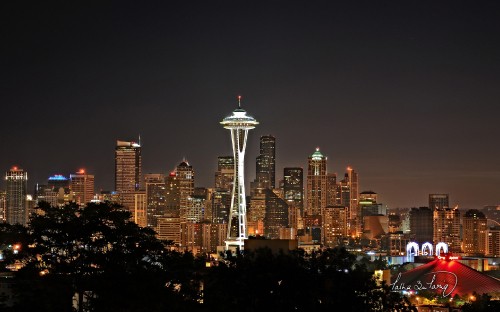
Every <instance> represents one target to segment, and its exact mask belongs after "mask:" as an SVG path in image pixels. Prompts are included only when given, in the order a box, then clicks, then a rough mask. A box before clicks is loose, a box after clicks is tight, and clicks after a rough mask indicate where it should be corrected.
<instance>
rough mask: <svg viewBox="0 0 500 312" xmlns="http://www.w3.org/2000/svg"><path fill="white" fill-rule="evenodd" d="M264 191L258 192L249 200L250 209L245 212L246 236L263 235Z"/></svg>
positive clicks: (264, 215) (264, 214)
mask: <svg viewBox="0 0 500 312" xmlns="http://www.w3.org/2000/svg"><path fill="white" fill-rule="evenodd" d="M265 190H266V189H260V190H258V191H257V192H256V193H255V194H254V196H252V197H251V198H250V205H249V206H250V207H249V208H248V212H247V227H248V228H247V234H248V235H250V236H259V235H264V218H265V217H266V192H265Z"/></svg>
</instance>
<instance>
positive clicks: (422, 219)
mask: <svg viewBox="0 0 500 312" xmlns="http://www.w3.org/2000/svg"><path fill="white" fill-rule="evenodd" d="M433 216H434V213H433V211H432V209H430V208H429V207H420V208H411V210H410V237H411V239H412V241H415V242H417V243H418V244H419V245H422V244H423V243H427V242H429V243H432V241H433V233H434V226H433Z"/></svg>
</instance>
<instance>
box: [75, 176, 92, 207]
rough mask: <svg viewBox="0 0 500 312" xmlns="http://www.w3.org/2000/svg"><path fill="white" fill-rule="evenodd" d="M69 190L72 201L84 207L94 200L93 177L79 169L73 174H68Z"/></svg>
mask: <svg viewBox="0 0 500 312" xmlns="http://www.w3.org/2000/svg"><path fill="white" fill-rule="evenodd" d="M69 180H70V189H71V193H72V196H73V201H75V202H76V203H77V204H79V205H85V204H86V203H88V202H90V201H91V200H92V199H94V196H95V188H94V183H95V182H94V175H93V174H88V173H86V172H85V170H84V169H80V171H78V172H77V173H75V174H70V176H69Z"/></svg>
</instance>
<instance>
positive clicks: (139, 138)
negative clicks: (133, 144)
mask: <svg viewBox="0 0 500 312" xmlns="http://www.w3.org/2000/svg"><path fill="white" fill-rule="evenodd" d="M139 145H141V135H140V134H139Z"/></svg>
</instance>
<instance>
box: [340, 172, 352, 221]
mask: <svg viewBox="0 0 500 312" xmlns="http://www.w3.org/2000/svg"><path fill="white" fill-rule="evenodd" d="M339 185H340V187H339V188H340V205H342V206H344V207H348V208H349V203H350V202H351V200H350V199H351V186H350V183H349V175H348V174H347V173H346V174H345V175H344V178H343V179H342V180H340V182H339ZM350 216H351V213H350V212H349V211H348V222H349V220H350V218H351V217H350Z"/></svg>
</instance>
